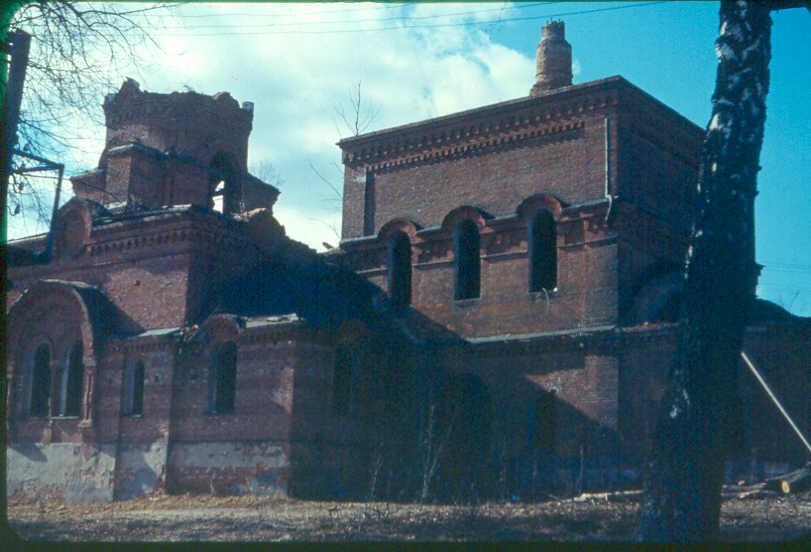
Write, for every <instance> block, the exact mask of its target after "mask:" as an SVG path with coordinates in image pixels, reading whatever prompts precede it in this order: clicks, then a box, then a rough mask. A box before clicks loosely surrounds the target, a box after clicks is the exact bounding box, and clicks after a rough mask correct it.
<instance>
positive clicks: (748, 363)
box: [741, 351, 811, 452]
mask: <svg viewBox="0 0 811 552" xmlns="http://www.w3.org/2000/svg"><path fill="white" fill-rule="evenodd" d="M741 358H742V359H743V361H744V363H746V366H747V367H748V368H749V371H750V372H752V374H753V375H754V376H755V379H757V380H758V382H760V385H762V386H763V389H764V390H765V391H766V394H767V395H769V398H770V399H771V400H772V402H774V404H775V406H777V409H778V410H779V411H780V414H782V415H783V417H784V418H785V419H786V421H787V422H788V425H790V426H791V429H793V430H794V432H795V433H796V434H797V436H798V437H799V438H800V441H802V442H803V444H804V445H805V448H807V449H808V452H811V445H809V444H808V440H807V439H806V438H805V436H804V435H803V432H802V431H800V428H799V427H797V424H795V423H794V420H792V419H791V416H789V415H788V412H786V409H785V408H783V405H782V404H780V401H779V400H778V398H777V396H776V395H775V394H774V392H773V391H772V390H771V388H770V387H769V384H768V383H766V380H765V379H763V376H761V375H760V372H758V369H757V368H755V365H754V364H753V363H752V361H751V360H749V357H748V356H746V353H745V352H743V351H741Z"/></svg>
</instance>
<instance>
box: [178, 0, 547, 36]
mask: <svg viewBox="0 0 811 552" xmlns="http://www.w3.org/2000/svg"><path fill="white" fill-rule="evenodd" d="M545 4H549V2H538V3H535V4H518V5H515V6H510V7H513V8H515V9H527V8H532V7H537V6H542V5H545ZM504 9H505V6H502V7H500V8H486V9H481V10H473V11H470V10H468V11H461V12H449V13H441V14H433V15H398V16H396V17H384V18H370V19H353V20H351V21H349V22H350V23H367V22H370V21H372V22H381V21H416V20H424V19H438V18H442V17H458V16H462V15H478V14H481V13H486V12H493V11H504ZM345 13H346V12H345ZM263 15H264V16H265V17H267V15H266V14H256V16H253V15H250V16H249V15H248V14H245V16H246V17H251V18H252V19H255V18H256V17H262V16H263ZM287 15H291V16H295V15H296V14H291V13H288V14H285V16H287ZM206 17H208V16H206ZM210 17H218V16H217V15H213V14H212V15H211V16H210ZM497 21H501V19H499V20H497ZM330 23H340V24H345V23H347V20H346V19H331V20H328V21H292V22H288V23H256V24H247V25H245V24H242V23H239V26H240V27H242V28H245V27H253V28H256V27H290V26H293V25H324V24H330ZM482 23H487V22H486V21H482ZM222 26H223V24H222V23H209V24H204V25H183V26H179V27H166V26H165V27H162V28H163V29H166V30H173V29H204V28H217V27H222Z"/></svg>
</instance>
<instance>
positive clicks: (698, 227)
mask: <svg viewBox="0 0 811 552" xmlns="http://www.w3.org/2000/svg"><path fill="white" fill-rule="evenodd" d="M769 10H770V6H769V5H768V3H766V2H753V1H737V2H735V1H731V0H723V1H722V2H721V11H720V16H721V23H720V32H719V37H718V39H717V41H716V44H715V50H716V54H717V56H718V74H717V81H716V87H715V92H714V94H713V97H712V104H713V110H712V117H711V119H710V122H709V125H708V126H707V134H706V137H705V139H704V145H703V149H702V153H701V169H700V173H699V178H698V187H697V210H696V214H695V219H694V221H693V228H692V235H691V237H690V247H689V249H688V253H687V264H686V270H685V286H684V294H683V302H682V307H681V316H680V318H681V324H680V330H679V342H678V351H677V355H676V356H677V358H676V359H675V363H674V369H673V371H672V373H671V375H670V378H671V379H670V383H669V388H668V389H667V391H666V392H665V395H664V397H663V399H662V406H661V409H660V413H659V421H658V425H657V430H656V433H655V436H654V444H653V451H652V453H651V456H650V458H649V461H648V464H647V466H646V471H647V473H646V481H645V495H644V499H643V502H642V504H641V506H640V512H639V519H638V523H639V530H638V533H637V536H638V537H639V538H640V539H641V540H657V541H680V542H684V541H701V540H715V539H717V538H718V537H719V517H720V509H721V484H722V477H723V468H724V459H725V456H726V448H727V447H726V440H727V437H728V434H729V433H728V428H727V420H728V419H729V417H730V414H731V412H732V405H733V399H734V397H735V394H736V392H737V390H736V373H737V364H738V355H739V353H740V350H741V345H742V342H743V332H744V329H745V327H746V320H747V314H748V311H749V309H750V305H751V304H752V302H753V300H754V291H755V286H756V283H757V276H758V273H759V267H758V266H757V265H756V264H755V258H754V217H753V210H754V197H755V193H756V175H757V172H758V170H759V168H760V167H759V166H758V159H759V157H760V148H761V144H762V142H763V127H764V122H765V119H766V103H765V100H766V93H767V91H768V89H769V70H768V65H769V59H770V56H771V48H770V33H771V17H770V15H769Z"/></svg>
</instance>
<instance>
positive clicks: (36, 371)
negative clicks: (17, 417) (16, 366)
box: [28, 345, 51, 418]
mask: <svg viewBox="0 0 811 552" xmlns="http://www.w3.org/2000/svg"><path fill="white" fill-rule="evenodd" d="M50 396H51V350H50V348H49V347H48V346H47V345H40V346H39V347H38V348H37V350H36V352H35V353H34V366H33V367H32V370H31V403H30V405H29V409H28V412H29V414H30V415H31V416H32V417H35V418H41V417H44V416H47V415H48V402H49V399H50Z"/></svg>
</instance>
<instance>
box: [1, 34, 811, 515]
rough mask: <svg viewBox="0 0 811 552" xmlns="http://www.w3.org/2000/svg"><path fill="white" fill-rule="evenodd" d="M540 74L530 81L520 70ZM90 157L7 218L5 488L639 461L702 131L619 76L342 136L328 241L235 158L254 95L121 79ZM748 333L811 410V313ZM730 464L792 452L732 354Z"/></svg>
mask: <svg viewBox="0 0 811 552" xmlns="http://www.w3.org/2000/svg"><path fill="white" fill-rule="evenodd" d="M528 80H529V79H528ZM104 113H105V117H106V124H107V136H106V145H105V148H104V151H103V152H102V154H101V158H100V160H99V164H98V167H97V168H96V169H93V170H91V171H88V172H85V173H82V174H79V175H77V176H74V177H73V178H72V179H71V180H72V184H73V191H74V194H75V196H74V197H73V198H72V199H71V200H70V201H68V202H67V203H66V204H65V205H64V206H62V207H61V208H60V209H59V211H58V213H57V214H56V217H55V219H54V221H53V224H52V229H51V231H50V232H49V233H48V234H45V235H39V236H32V237H29V238H24V239H20V240H14V241H11V242H10V243H8V244H7V247H6V251H7V256H8V259H7V260H8V290H7V309H8V331H7V336H6V338H7V353H6V354H7V378H8V380H7V381H8V396H7V397H6V424H7V430H8V443H7V449H6V451H7V481H8V494H9V496H14V495H22V496H39V497H47V496H58V497H62V498H65V499H66V500H71V501H86V500H102V501H105V500H115V499H124V498H129V497H133V496H138V495H144V494H151V493H156V492H185V491H195V492H196V491H200V492H222V493H246V492H251V493H263V494H270V495H275V496H295V497H326V498H334V499H357V498H384V497H385V498H389V499H395V500H396V499H400V500H415V499H438V500H455V499H460V498H462V499H464V498H477V497H478V498H482V497H493V498H504V497H518V498H531V497H533V496H535V493H537V492H538V491H539V490H543V489H549V488H559V487H566V488H597V487H606V486H610V485H622V484H632V483H633V482H634V481H635V480H636V479H637V478H638V477H639V474H640V469H641V466H642V462H643V460H644V456H645V454H646V452H647V447H648V446H649V436H650V434H651V432H652V430H653V427H654V424H655V419H656V409H657V402H658V399H659V397H660V396H661V394H662V391H663V386H664V382H665V379H666V377H667V372H668V367H669V366H670V365H671V363H672V362H673V357H674V348H675V344H676V329H677V327H676V323H675V320H676V318H677V314H678V309H679V298H680V291H681V285H682V278H681V269H682V265H683V260H684V258H685V251H686V247H687V240H688V233H689V224H690V220H691V212H692V209H693V201H694V198H693V186H692V184H693V183H694V182H695V181H696V178H697V171H698V165H699V153H700V148H701V143H702V138H703V132H702V129H700V128H699V127H697V126H696V125H694V124H693V123H691V122H690V121H688V120H686V119H685V118H684V117H682V116H680V115H679V114H678V113H676V112H675V111H673V110H672V109H670V108H668V107H667V106H665V105H663V104H662V103H660V102H659V101H657V100H656V99H654V98H652V97H651V96H649V95H648V94H646V93H645V92H643V91H642V90H640V89H639V88H637V87H635V86H634V85H632V84H630V83H629V82H628V81H626V80H625V79H623V78H622V77H619V76H615V77H609V78H605V79H602V80H598V81H593V82H587V83H583V84H577V85H573V84H572V72H571V47H570V46H569V44H568V43H567V42H566V40H565V38H564V28H563V24H562V23H559V22H553V23H551V24H549V25H547V26H545V27H544V29H543V34H542V40H541V41H540V43H539V45H538V50H537V75H536V82H535V84H534V85H533V86H532V87H531V90H530V92H529V94H528V95H527V96H526V97H522V98H518V99H515V100H510V101H505V102H501V103H497V104H494V105H488V106H484V107H480V108H476V109H471V110H468V111H463V112H460V113H455V114H452V115H448V116H444V117H438V118H435V119H430V120H427V121H421V122H417V123H412V124H408V125H404V126H399V127H394V128H389V129H385V130H381V131H377V132H372V133H369V134H364V135H361V136H356V137H352V138H348V139H345V140H342V141H341V142H340V143H339V147H340V148H341V150H342V158H343V163H344V166H345V180H344V195H343V223H342V224H343V228H342V239H341V242H340V247H338V248H336V249H333V250H330V251H328V252H326V253H322V254H317V253H316V252H315V251H313V250H311V249H309V248H308V247H306V246H304V245H303V244H300V243H298V242H295V241H293V240H291V239H290V238H288V237H286V236H285V233H284V229H283V228H282V227H281V226H280V225H279V224H278V223H277V222H276V220H275V219H274V218H273V216H272V209H273V205H274V203H275V202H276V200H277V197H278V195H279V191H278V190H277V189H275V188H274V187H272V186H270V185H268V184H266V183H264V182H262V181H260V180H259V179H257V178H255V177H254V176H252V175H250V174H249V173H248V171H247V144H248V136H249V133H250V131H251V125H252V119H253V105H252V104H251V103H248V102H246V103H243V104H242V105H241V106H240V105H239V104H238V103H237V102H236V101H235V100H234V99H233V98H232V97H231V96H230V95H229V94H227V93H219V94H216V95H214V96H213V97H211V96H206V95H202V94H198V93H194V92H184V93H172V94H156V93H149V92H145V91H142V90H140V88H139V86H138V84H137V83H135V82H134V81H132V80H127V81H126V82H125V83H124V84H123V86H122V87H121V89H120V90H119V91H118V92H117V93H115V94H110V95H108V96H107V97H106V98H105V101H104ZM750 318H751V324H750V326H749V328H748V329H747V333H746V337H745V348H746V351H747V353H748V354H749V356H750V357H751V358H752V359H753V360H754V361H755V362H756V363H757V364H758V366H759V367H760V369H761V370H762V372H763V373H764V374H765V376H766V377H767V379H768V380H769V383H770V384H771V385H772V387H773V388H774V390H775V391H776V393H777V394H778V396H780V397H781V399H782V400H783V402H784V404H785V406H786V408H787V409H788V410H789V412H791V414H792V415H793V416H794V419H795V420H796V421H797V423H798V425H800V426H801V427H802V428H803V429H805V430H807V429H808V428H809V426H811V405H810V404H809V397H810V396H811V375H809V365H811V362H809V361H810V360H811V354H809V349H808V343H809V338H810V337H811V324H810V323H809V320H808V319H801V318H798V317H794V316H792V315H790V314H788V313H787V312H785V311H783V310H782V309H781V308H779V307H777V306H775V305H771V304H769V303H767V302H765V301H761V300H758V301H757V304H756V308H755V312H754V313H753V315H752V316H751V317H750ZM739 382H740V383H739V400H738V406H739V408H738V409H737V410H736V412H734V413H733V414H732V415H733V416H734V417H735V423H736V424H738V425H737V426H736V427H738V429H739V430H738V431H736V432H735V436H734V437H735V439H733V443H732V450H731V461H730V463H729V473H730V475H738V474H742V473H743V474H754V473H756V472H757V474H758V475H761V476H762V475H763V474H764V473H766V472H769V471H770V470H771V471H775V470H780V469H782V468H783V467H787V466H789V465H791V464H795V463H799V462H801V461H803V460H804V451H803V449H802V447H801V445H800V443H799V442H798V441H797V440H796V439H794V437H793V435H791V434H790V432H789V430H788V428H787V426H786V425H785V424H784V422H783V421H782V419H780V418H779V414H778V413H777V411H776V410H775V409H774V407H773V406H772V405H771V404H770V403H769V402H768V399H767V398H766V396H765V394H764V393H763V392H762V390H761V389H760V388H758V387H757V385H756V383H755V381H754V380H753V378H752V377H751V376H750V375H749V374H748V373H746V372H744V371H743V369H742V370H741V374H740V377H739Z"/></svg>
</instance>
